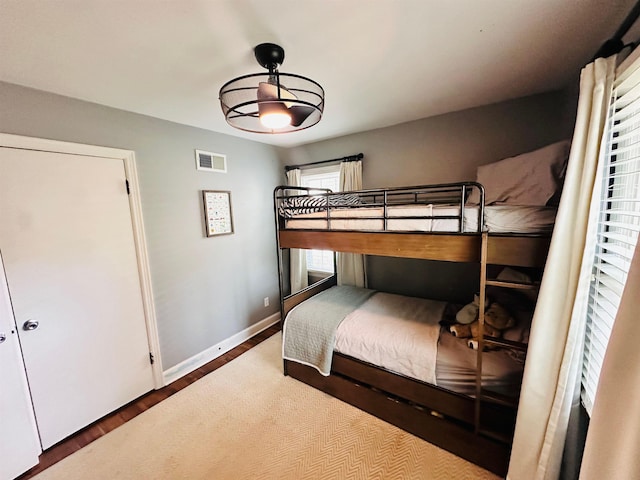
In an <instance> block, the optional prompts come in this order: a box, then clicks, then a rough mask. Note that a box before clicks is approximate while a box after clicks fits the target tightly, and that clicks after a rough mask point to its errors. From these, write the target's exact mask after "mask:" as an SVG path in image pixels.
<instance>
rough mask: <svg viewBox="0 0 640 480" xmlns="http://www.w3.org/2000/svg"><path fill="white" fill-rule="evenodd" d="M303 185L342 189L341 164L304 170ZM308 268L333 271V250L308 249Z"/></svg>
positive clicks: (333, 189)
mask: <svg viewBox="0 0 640 480" xmlns="http://www.w3.org/2000/svg"><path fill="white" fill-rule="evenodd" d="M301 176H302V186H303V187H311V188H313V187H316V188H329V189H331V191H332V192H337V191H339V190H340V166H339V165H335V166H331V167H322V168H313V169H309V170H303V171H302V175H301ZM307 270H310V271H316V272H326V273H333V252H330V251H325V250H307Z"/></svg>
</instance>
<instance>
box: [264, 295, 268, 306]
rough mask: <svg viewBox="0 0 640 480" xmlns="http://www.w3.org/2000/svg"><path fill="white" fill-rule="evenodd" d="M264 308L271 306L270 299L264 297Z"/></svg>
mask: <svg viewBox="0 0 640 480" xmlns="http://www.w3.org/2000/svg"><path fill="white" fill-rule="evenodd" d="M264 306H265V307H268V306H269V297H264Z"/></svg>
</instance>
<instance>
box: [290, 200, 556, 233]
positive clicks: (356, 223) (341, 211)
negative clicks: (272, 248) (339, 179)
mask: <svg viewBox="0 0 640 480" xmlns="http://www.w3.org/2000/svg"><path fill="white" fill-rule="evenodd" d="M459 211H460V208H459V207H458V206H447V205H435V206H434V205H411V206H391V207H388V209H387V217H389V218H388V220H387V230H389V231H404V232H412V231H416V232H458V231H459V222H458V220H457V219H442V218H435V219H426V218H416V219H406V218H402V219H393V217H425V216H436V217H437V216H443V215H458V214H459ZM484 214H485V225H486V226H487V228H488V230H489V232H491V233H542V232H550V231H551V230H553V225H554V222H555V216H556V208H554V207H533V206H513V205H491V206H487V207H485V210H484ZM383 215H384V210H383V208H382V207H359V208H335V209H331V210H330V219H331V229H332V230H366V231H376V230H384V220H383V219H382V217H383ZM347 216H348V217H350V218H340V217H347ZM363 217H367V218H363ZM368 217H375V218H368ZM464 217H465V226H464V231H465V232H477V231H478V207H477V206H465V209H464ZM327 223H328V222H327V213H326V211H321V212H314V213H307V214H301V215H296V216H295V217H294V218H290V219H287V220H286V228H290V229H316V230H326V229H327Z"/></svg>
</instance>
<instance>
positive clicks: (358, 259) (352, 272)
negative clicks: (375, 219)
mask: <svg viewBox="0 0 640 480" xmlns="http://www.w3.org/2000/svg"><path fill="white" fill-rule="evenodd" d="M352 190H362V162H361V161H359V160H358V161H355V162H342V163H340V191H341V192H348V191H352ZM336 263H337V268H338V272H337V276H338V278H337V280H338V285H353V286H356V287H366V286H367V281H366V272H365V266H364V255H361V254H359V253H342V252H338V253H337V254H336Z"/></svg>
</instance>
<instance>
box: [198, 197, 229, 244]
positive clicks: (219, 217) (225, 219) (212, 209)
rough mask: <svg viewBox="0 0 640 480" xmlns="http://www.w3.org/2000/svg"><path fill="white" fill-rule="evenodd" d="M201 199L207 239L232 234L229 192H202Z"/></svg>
mask: <svg viewBox="0 0 640 480" xmlns="http://www.w3.org/2000/svg"><path fill="white" fill-rule="evenodd" d="M202 199H203V203H204V222H205V228H206V232H207V237H213V236H216V235H228V234H231V233H233V218H232V217H231V192H229V191H225V190H203V191H202Z"/></svg>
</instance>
